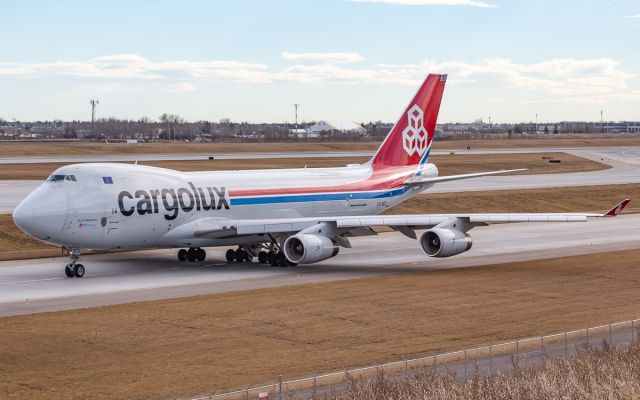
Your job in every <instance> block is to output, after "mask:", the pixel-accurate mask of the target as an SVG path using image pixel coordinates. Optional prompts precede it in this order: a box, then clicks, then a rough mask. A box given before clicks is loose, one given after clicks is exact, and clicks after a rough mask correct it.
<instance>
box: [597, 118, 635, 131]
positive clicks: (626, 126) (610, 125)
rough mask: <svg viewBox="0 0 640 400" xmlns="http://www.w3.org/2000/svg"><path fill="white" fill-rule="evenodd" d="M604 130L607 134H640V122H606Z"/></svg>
mask: <svg viewBox="0 0 640 400" xmlns="http://www.w3.org/2000/svg"><path fill="white" fill-rule="evenodd" d="M603 130H604V131H605V132H606V133H640V122H636V121H622V122H605V123H604V129H603Z"/></svg>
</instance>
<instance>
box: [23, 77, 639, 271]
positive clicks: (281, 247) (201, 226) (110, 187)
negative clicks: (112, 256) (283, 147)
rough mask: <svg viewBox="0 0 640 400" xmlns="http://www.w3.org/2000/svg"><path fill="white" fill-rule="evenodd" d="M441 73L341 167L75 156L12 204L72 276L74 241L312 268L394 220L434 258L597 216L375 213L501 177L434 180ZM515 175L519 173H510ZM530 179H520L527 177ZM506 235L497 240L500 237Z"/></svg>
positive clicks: (184, 258)
mask: <svg viewBox="0 0 640 400" xmlns="http://www.w3.org/2000/svg"><path fill="white" fill-rule="evenodd" d="M446 80H447V76H446V75H429V76H428V77H427V79H426V80H425V81H424V83H423V84H422V86H420V89H419V90H418V92H417V93H416V95H415V97H414V98H413V99H412V100H411V102H410V103H409V105H408V106H407V108H406V109H405V111H404V112H403V113H402V115H401V116H400V119H399V120H398V122H397V123H396V124H395V126H394V127H393V129H391V131H390V132H389V134H388V136H387V137H386V139H385V140H384V142H383V143H382V145H381V146H380V148H379V149H378V151H377V152H376V154H375V155H374V156H373V158H372V159H371V160H369V161H368V162H366V163H365V164H362V165H347V166H346V167H341V168H302V169H282V170H274V169H269V170H255V171H223V172H180V171H174V170H170V169H164V168H155V167H149V166H142V165H131V164H115V163H96V164H74V165H68V166H65V167H62V168H59V169H58V170H56V171H55V172H54V173H53V174H52V175H51V176H50V177H49V178H48V179H47V180H46V182H44V183H42V185H40V186H39V187H38V188H37V189H36V190H35V191H34V192H33V193H31V194H30V195H29V196H28V197H27V198H26V199H24V200H23V201H22V202H21V203H20V204H19V205H18V207H17V208H16V209H15V211H14V212H13V219H14V221H15V223H16V224H17V225H18V226H19V227H20V228H21V229H22V230H23V231H24V232H26V233H27V234H29V235H31V236H33V237H35V238H37V239H39V240H42V241H44V242H47V243H51V244H54V245H58V246H62V247H64V248H66V249H68V250H69V253H70V263H69V264H67V266H66V268H65V272H66V275H67V276H69V277H74V276H75V277H82V276H83V275H84V272H85V269H84V266H83V265H82V264H80V263H79V262H78V259H79V256H80V249H81V248H85V249H140V248H158V247H164V248H168V247H173V248H182V249H180V250H179V251H178V259H179V260H180V261H203V260H204V259H205V257H206V253H205V251H204V249H203V247H207V246H233V247H235V246H237V249H235V250H234V249H230V250H228V251H227V260H228V261H229V262H233V261H238V262H240V261H250V260H252V259H253V258H254V257H256V256H257V257H258V260H259V261H260V262H262V263H269V264H271V265H273V266H276V265H280V266H289V265H295V264H310V263H316V262H319V261H322V260H326V259H328V258H330V257H334V256H336V255H337V254H338V251H339V250H340V247H351V243H350V241H349V238H352V237H356V236H365V235H375V234H376V232H375V230H374V229H373V228H374V227H380V226H387V227H391V228H393V229H394V230H396V231H399V232H401V233H402V234H404V235H406V236H408V237H410V238H413V239H418V235H417V234H416V231H422V230H423V231H424V232H423V233H421V235H420V237H419V239H418V243H419V245H420V247H421V248H422V250H423V251H424V252H425V253H426V255H428V256H430V257H449V256H453V255H456V254H460V253H463V252H465V251H467V250H469V249H470V248H471V243H472V240H471V237H470V236H469V235H468V232H469V230H470V229H472V228H473V227H475V226H480V225H487V224H489V223H492V222H500V223H504V222H578V221H586V220H587V218H589V217H600V216H614V215H617V214H618V213H619V212H620V211H621V210H622V208H624V206H625V205H626V204H627V203H628V200H625V201H623V202H622V203H620V204H619V205H617V206H616V207H614V208H613V209H611V210H610V211H609V212H607V213H605V214H602V215H601V214H585V213H582V214H578V213H569V214H564V213H552V214H541V213H536V214H436V215H420V214H417V215H378V214H380V213H382V212H384V211H386V210H388V209H390V208H391V207H393V206H395V205H397V204H399V203H401V202H403V201H405V200H407V199H409V198H411V197H413V196H415V195H417V194H418V193H420V192H422V191H424V190H425V189H427V188H429V187H431V186H432V185H433V184H435V183H438V182H444V181H451V180H456V179H468V178H474V177H478V176H486V175H493V174H501V173H505V172H511V171H493V172H483V173H475V174H465V175H453V176H443V177H439V176H438V169H437V168H436V166H435V165H433V164H429V163H428V160H429V152H430V151H431V145H432V143H433V134H434V131H435V127H436V118H437V116H438V110H439V109H440V101H441V99H442V93H443V91H444V86H445V83H446ZM512 171H516V170H512ZM523 179H526V177H523ZM507 243H508V242H507V241H505V245H507Z"/></svg>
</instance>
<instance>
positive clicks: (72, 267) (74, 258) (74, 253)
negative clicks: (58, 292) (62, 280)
mask: <svg viewBox="0 0 640 400" xmlns="http://www.w3.org/2000/svg"><path fill="white" fill-rule="evenodd" d="M79 259H80V249H71V252H70V253H69V260H70V262H69V264H67V266H66V267H64V274H65V275H66V276H67V278H82V277H83V276H84V265H82V264H79V263H78V260H79Z"/></svg>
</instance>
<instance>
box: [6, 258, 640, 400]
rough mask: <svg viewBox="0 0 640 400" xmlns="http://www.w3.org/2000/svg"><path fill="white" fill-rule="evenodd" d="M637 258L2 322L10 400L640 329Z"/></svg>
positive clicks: (178, 386)
mask: <svg viewBox="0 0 640 400" xmlns="http://www.w3.org/2000/svg"><path fill="white" fill-rule="evenodd" d="M639 258H640V250H633V251H625V252H614V253H607V254H591V255H586V256H578V257H565V258H558V259H551V260H540V261H530V262H520V263H510V264H504V265H497V266H487V267H478V268H468V269H458V270H441V271H434V272H423V273H411V274H401V275H393V276H380V277H375V278H367V279H357V280H350V281H341V282H334V283H322V284H308V285H299V286H291V287H282V288H273V289H261V290H254V291H244V292H234V293H226V294H215V295H207V296H199V297H192V298H182V299H174V300H162V301H155V302H146V303H135V304H126V305H117V306H109V307H100V308H90V309H84V310H74V311H64V312H56V313H48V314H37V315H27V316H19V317H7V318H2V319H0V376H2V379H1V380H0V397H2V398H41V397H43V396H46V398H49V399H57V398H59V399H70V398H74V399H80V398H104V399H122V398H170V397H173V396H187V395H195V394H198V393H203V392H207V391H210V390H221V389H225V388H238V387H246V385H248V384H252V383H253V384H255V383H259V382H272V381H274V380H275V379H276V378H277V376H278V375H279V374H284V375H285V377H287V378H291V377H295V376H306V375H308V374H311V373H314V372H322V371H330V370H336V369H341V368H343V367H345V366H354V365H367V364H371V363H374V362H384V361H388V360H397V359H399V357H400V355H407V356H408V355H424V354H430V353H431V352H441V351H444V350H448V349H459V348H463V347H468V346H472V345H478V344H482V343H486V342H501V341H506V340H508V339H511V338H514V337H529V336H536V335H539V334H544V333H548V332H557V331H562V330H564V329H574V328H581V327H584V326H593V325H597V324H600V323H604V322H609V321H611V320H614V321H616V320H629V319H631V318H635V317H637V313H638V307H639V306H640V300H639V299H640V285H639V283H640V278H639V277H638V267H639V266H638V259H639ZM395 268H398V266H396V267H395ZM212 273H215V271H212ZM79 283H81V282H79Z"/></svg>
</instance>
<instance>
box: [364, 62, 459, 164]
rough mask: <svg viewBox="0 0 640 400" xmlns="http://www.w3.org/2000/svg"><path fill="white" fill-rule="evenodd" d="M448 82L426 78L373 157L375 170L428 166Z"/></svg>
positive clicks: (443, 76)
mask: <svg viewBox="0 0 640 400" xmlns="http://www.w3.org/2000/svg"><path fill="white" fill-rule="evenodd" d="M446 81H447V75H435V74H429V76H427V79H425V81H424V83H423V84H422V86H420V89H419V90H418V92H417V93H416V95H415V96H414V98H413V99H412V100H411V102H410V103H409V105H408V106H407V108H406V109H405V110H404V112H403V113H402V116H401V117H400V119H399V120H398V122H397V123H396V124H395V125H394V127H393V128H392V129H391V132H389V134H388V135H387V137H386V139H385V140H384V142H383V143H382V145H381V146H380V148H379V149H378V151H377V152H376V154H375V155H374V156H373V158H372V160H371V166H372V167H373V169H374V170H380V169H384V168H390V167H402V166H408V165H415V166H416V167H417V166H418V165H419V164H424V163H425V162H427V159H428V158H429V152H430V151H431V142H432V141H433V133H434V131H435V129H436V120H437V119H438V111H439V110H440V102H441V101H442V93H443V92H444V85H445V83H446Z"/></svg>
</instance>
